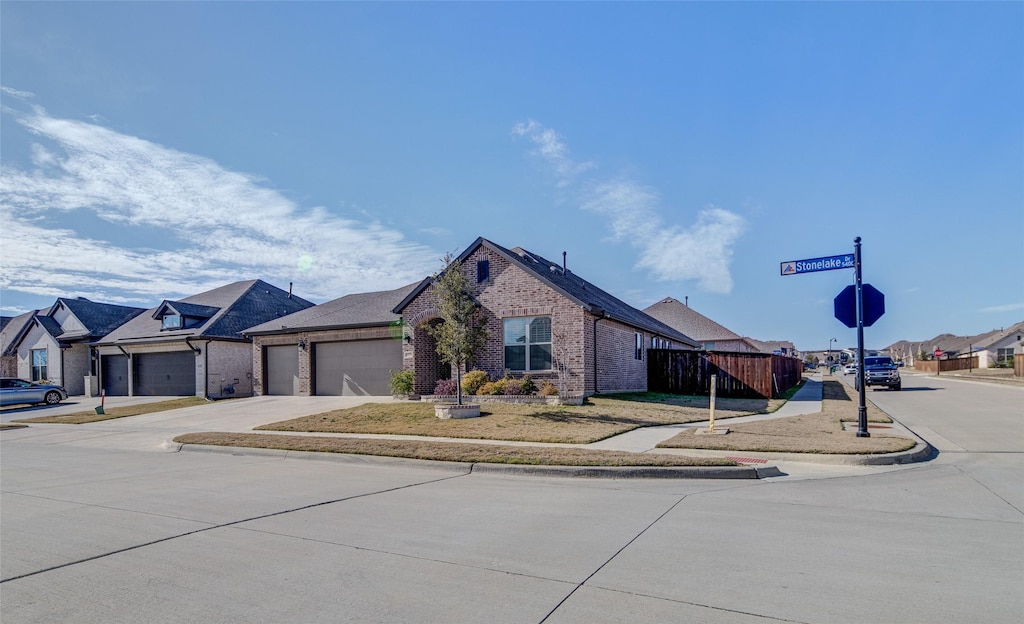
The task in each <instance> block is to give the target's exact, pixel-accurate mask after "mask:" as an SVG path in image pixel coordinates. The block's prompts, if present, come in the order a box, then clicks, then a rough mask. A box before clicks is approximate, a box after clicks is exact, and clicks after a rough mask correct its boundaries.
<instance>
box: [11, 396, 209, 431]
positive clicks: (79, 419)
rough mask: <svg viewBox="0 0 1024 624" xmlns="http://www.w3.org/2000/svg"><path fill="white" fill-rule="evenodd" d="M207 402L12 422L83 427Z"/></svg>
mask: <svg viewBox="0 0 1024 624" xmlns="http://www.w3.org/2000/svg"><path fill="white" fill-rule="evenodd" d="M206 402H207V401H206V399H204V398H202V397H194V396H192V397H182V398H180V399H172V400H170V401H158V402H156V403H139V404H137V405H125V406H124V407H111V408H109V409H104V410H103V411H104V412H105V413H104V414H97V413H96V411H95V410H92V411H82V412H75V413H74V414H65V415H63V416H37V417H35V418H18V419H15V420H12V421H11V422H16V423H50V424H63V425H83V424H85V423H92V422H99V421H101V420H111V419H113V418H126V417H128V416H139V415H141V414H152V413H153V412H164V411H167V410H172V409H180V408H182V407H193V406H195V405H203V404H205V403H206Z"/></svg>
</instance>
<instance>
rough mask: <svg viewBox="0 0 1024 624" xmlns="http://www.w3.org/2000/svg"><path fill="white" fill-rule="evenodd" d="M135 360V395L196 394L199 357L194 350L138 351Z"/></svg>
mask: <svg viewBox="0 0 1024 624" xmlns="http://www.w3.org/2000/svg"><path fill="white" fill-rule="evenodd" d="M133 359H134V360H135V387H134V394H135V396H195V393H196V356H195V354H194V353H192V352H191V351H174V352H172V353H139V354H136V355H135V356H134V358H133Z"/></svg>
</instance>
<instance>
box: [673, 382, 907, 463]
mask: <svg viewBox="0 0 1024 624" xmlns="http://www.w3.org/2000/svg"><path fill="white" fill-rule="evenodd" d="M822 399H823V400H822V411H821V413H820V414H809V415H805V416H793V417H791V418H779V419H775V420H764V421H758V422H751V423H742V424H736V425H728V429H729V433H728V434H726V435H697V434H695V433H694V431H693V430H689V431H684V432H682V433H680V434H679V435H677V436H675V437H673V438H672V439H670V440H666V441H665V442H662V443H661V444H659V445H658V446H659V447H664V448H690V449H715V450H727V451H762V452H783V453H824V454H844V455H845V454H854V455H859V454H875V453H895V452H898V451H904V450H907V449H910V448H913V447H914V445H915V444H916V441H915V440H913V439H911V438H907V437H903V436H897V435H894V434H891V433H887V430H886V429H882V428H880V427H875V428H872V427H871V426H870V425H869V428H868V430H869V432H870V433H871V437H868V438H858V437H857V436H856V433H855V432H854V431H843V425H842V423H843V421H853V422H855V421H856V420H857V400H856V394H855V392H854V391H853V390H852V389H850V388H848V387H847V386H846V385H845V384H843V383H841V382H838V381H832V380H826V381H825V382H824V384H823V386H822ZM867 416H868V422H869V423H891V422H892V421H891V420H890V419H889V417H888V416H886V415H885V414H884V413H882V412H881V411H879V410H878V409H877V408H876V407H875V406H874V405H872V404H870V403H868V405H867ZM883 426H884V425H883Z"/></svg>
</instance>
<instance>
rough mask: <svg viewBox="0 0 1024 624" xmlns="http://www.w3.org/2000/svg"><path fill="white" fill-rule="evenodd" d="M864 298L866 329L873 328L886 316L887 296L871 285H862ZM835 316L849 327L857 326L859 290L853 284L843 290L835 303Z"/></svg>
mask: <svg viewBox="0 0 1024 624" xmlns="http://www.w3.org/2000/svg"><path fill="white" fill-rule="evenodd" d="M861 293H862V296H863V297H864V327H871V326H872V325H873V324H874V323H875V321H877V320H878V319H880V318H881V317H882V315H883V314H885V295H883V294H882V293H881V292H880V291H879V290H878V289H877V288H875V287H874V286H872V285H871V284H862V285H861ZM833 303H834V304H835V314H836V318H837V319H839V321H840V322H841V323H842V324H843V325H846V326H847V327H856V326H857V288H856V287H855V286H853V285H852V284H851V285H849V286H847V287H846V288H844V289H843V291H842V292H841V293H839V295H837V296H836V298H835V300H834V301H833Z"/></svg>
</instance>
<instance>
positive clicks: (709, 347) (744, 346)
mask: <svg viewBox="0 0 1024 624" xmlns="http://www.w3.org/2000/svg"><path fill="white" fill-rule="evenodd" d="M688 303H689V302H687V303H683V302H681V301H678V300H676V299H673V298H672V297H666V298H664V299H662V300H661V301H659V302H658V303H655V304H654V305H652V306H649V307H647V308H644V312H646V313H647V314H649V315H650V316H652V317H654V318H656V319H658V320H659V321H661V322H662V323H664V324H666V325H668V326H669V327H671V328H672V329H675V330H677V331H679V332H681V333H683V334H686V335H687V336H689V337H690V338H693V339H694V340H696V341H697V342H700V343H701V348H703V349H704V350H705V351H732V352H743V353H758V352H759V351H760V350H759V349H758V348H757V347H756V346H754V345H753V344H752V343H751V342H750V340H748V339H746V338H744V337H742V336H740V335H739V334H737V333H736V332H734V331H732V330H730V329H727V328H725V327H723V326H722V325H719V324H718V323H716V322H715V321H712V320H711V319H709V318H708V317H706V316H704V315H703V314H701V313H700V312H697V311H696V310H694V309H693V308H691V307H690V306H689V305H688Z"/></svg>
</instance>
